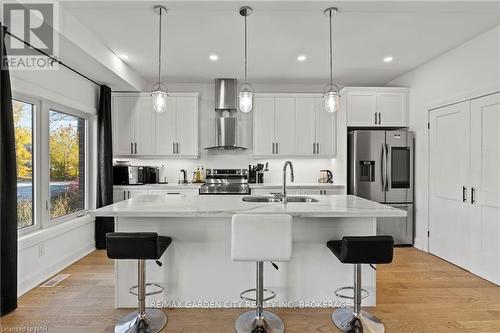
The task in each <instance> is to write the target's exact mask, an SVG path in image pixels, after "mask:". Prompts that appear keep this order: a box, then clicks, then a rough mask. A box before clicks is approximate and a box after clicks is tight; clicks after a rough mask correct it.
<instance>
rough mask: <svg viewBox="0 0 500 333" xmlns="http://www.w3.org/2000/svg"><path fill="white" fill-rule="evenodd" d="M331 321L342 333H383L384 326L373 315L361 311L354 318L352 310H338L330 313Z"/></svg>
mask: <svg viewBox="0 0 500 333" xmlns="http://www.w3.org/2000/svg"><path fill="white" fill-rule="evenodd" d="M332 321H333V323H334V324H335V326H337V328H338V329H339V330H341V331H342V332H352V333H361V332H363V333H367V332H370V333H384V332H385V327H384V324H383V323H382V322H381V321H380V319H378V318H377V317H375V316H374V315H372V314H370V313H368V312H365V311H361V315H360V316H358V317H356V315H355V314H354V311H353V309H352V308H339V309H337V310H335V311H334V312H333V313H332Z"/></svg>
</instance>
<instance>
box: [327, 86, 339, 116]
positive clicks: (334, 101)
mask: <svg viewBox="0 0 500 333" xmlns="http://www.w3.org/2000/svg"><path fill="white" fill-rule="evenodd" d="M323 103H324V105H325V111H326V112H329V113H334V112H337V111H338V108H339V104H340V101H339V92H338V91H333V90H330V91H327V92H325V93H324V94H323Z"/></svg>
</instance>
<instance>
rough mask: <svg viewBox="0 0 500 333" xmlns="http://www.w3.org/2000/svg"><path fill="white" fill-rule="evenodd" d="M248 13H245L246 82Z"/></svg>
mask: <svg viewBox="0 0 500 333" xmlns="http://www.w3.org/2000/svg"><path fill="white" fill-rule="evenodd" d="M247 53H248V51H247V15H245V84H246V83H247V64H248V61H247Z"/></svg>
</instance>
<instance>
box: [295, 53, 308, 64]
mask: <svg viewBox="0 0 500 333" xmlns="http://www.w3.org/2000/svg"><path fill="white" fill-rule="evenodd" d="M306 60H307V57H306V56H305V55H303V54H301V55H299V56H298V57H297V61H300V62H304V61H306Z"/></svg>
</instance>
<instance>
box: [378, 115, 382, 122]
mask: <svg viewBox="0 0 500 333" xmlns="http://www.w3.org/2000/svg"><path fill="white" fill-rule="evenodd" d="M378 124H379V125H380V124H382V114H381V113H380V112H379V113H378Z"/></svg>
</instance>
